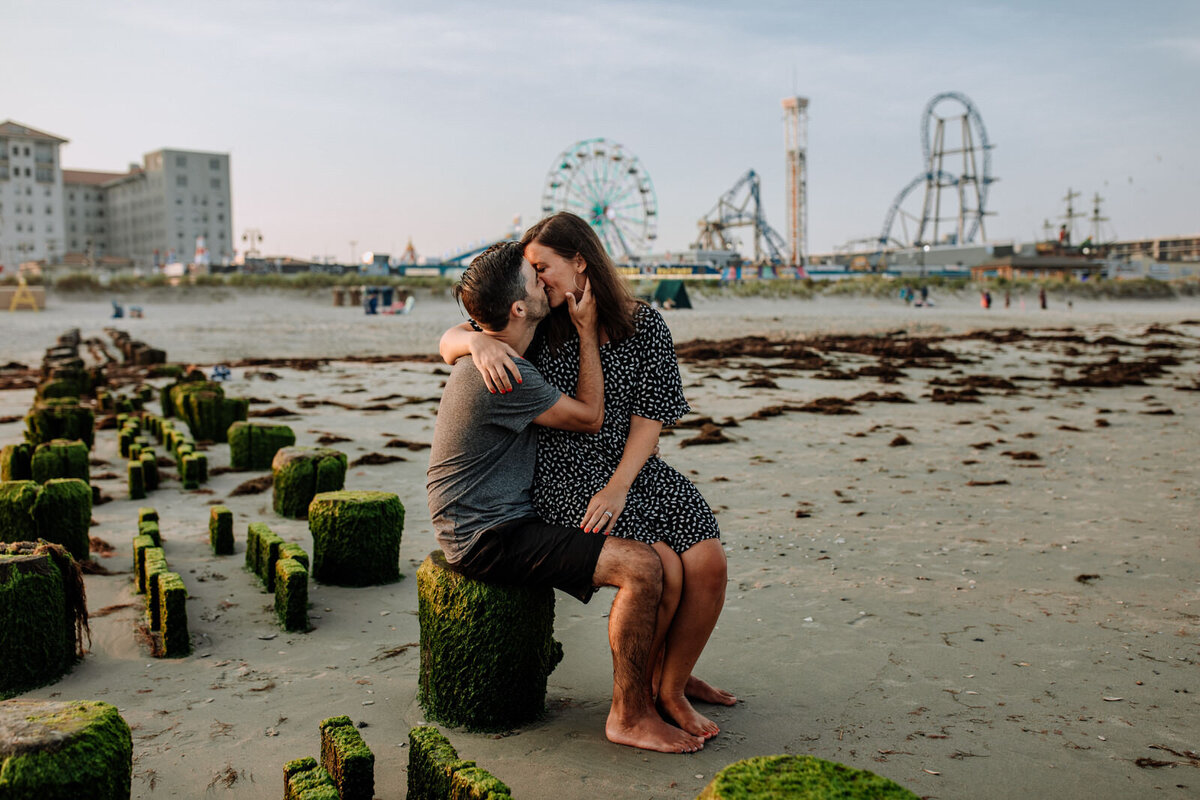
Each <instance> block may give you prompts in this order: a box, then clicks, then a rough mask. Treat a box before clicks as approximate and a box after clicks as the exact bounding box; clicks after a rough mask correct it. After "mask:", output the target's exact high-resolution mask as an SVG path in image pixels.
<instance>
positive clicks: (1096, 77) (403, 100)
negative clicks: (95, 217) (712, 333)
mask: <svg viewBox="0 0 1200 800" xmlns="http://www.w3.org/2000/svg"><path fill="white" fill-rule="evenodd" d="M0 18H3V20H4V22H5V24H4V26H3V28H4V36H3V39H4V44H3V49H2V50H0V65H2V67H0V71H2V73H3V80H2V81H0V120H3V119H12V120H15V121H17V122H20V123H23V124H26V125H29V126H32V127H34V128H38V129H41V130H45V131H48V132H51V133H54V134H57V135H60V136H63V137H65V138H67V139H70V140H71V141H70V144H68V145H65V146H64V148H63V164H64V166H65V167H67V168H80V169H100V170H124V169H125V168H126V167H127V166H128V165H129V164H130V163H131V162H140V161H141V158H142V155H143V154H144V153H147V152H150V151H152V150H157V149H159V148H162V147H174V148H183V149H195V150H207V151H219V152H228V153H230V154H231V158H232V168H233V205H234V236H235V238H240V237H241V235H242V233H243V232H244V231H245V230H246V229H248V228H257V229H259V230H261V231H262V235H263V237H264V243H263V244H264V250H266V251H267V252H269V253H272V254H276V253H278V254H289V255H295V256H299V257H302V258H307V257H309V256H320V255H331V256H334V257H336V258H337V259H339V260H348V259H349V258H350V256H351V244H350V242H351V241H355V242H357V244H356V245H354V251H355V253H356V254H361V253H362V252H363V251H365V250H375V251H384V252H392V253H393V254H398V253H399V252H400V251H401V250H402V249H403V248H404V245H405V243H406V242H407V241H408V239H409V238H410V237H411V239H412V241H413V243H414V246H415V247H416V248H417V250H418V252H419V253H420V254H421V255H423V256H435V257H436V256H439V255H441V254H442V253H445V252H447V251H451V250H454V249H456V248H458V247H460V246H463V245H467V244H470V243H472V242H475V241H478V240H480V239H481V238H484V237H492V236H495V235H497V234H499V233H501V232H503V231H505V230H506V229H507V228H509V227H510V226H511V225H512V222H513V218H514V216H517V215H519V216H520V217H521V219H522V222H523V224H525V225H529V224H531V223H533V222H534V221H536V219H537V218H538V217H539V216H540V214H541V212H540V207H541V195H542V190H543V185H544V183H545V181H546V176H547V172H548V171H549V170H550V168H551V166H552V165H553V163H554V162H555V159H556V156H557V155H558V154H559V153H560V152H561V151H563V150H565V149H567V148H569V147H570V146H571V145H572V144H573V143H575V142H577V141H580V140H584V139H590V138H593V137H604V138H606V139H609V140H611V141H615V142H619V143H621V144H622V145H624V147H625V148H626V150H627V151H629V152H631V153H633V154H634V155H636V156H637V157H638V159H639V160H640V161H641V164H642V166H643V167H644V168H645V169H646V171H647V172H648V173H649V175H650V177H651V179H652V180H653V184H654V187H655V189H656V191H657V197H658V207H659V224H658V239H659V243H660V246H661V247H662V248H663V249H682V248H684V247H686V245H687V244H688V243H689V242H690V241H692V240H693V239H694V238H695V235H696V222H697V220H698V219H700V218H701V217H702V216H704V215H705V214H706V213H708V212H709V211H710V209H711V208H712V207H713V205H714V204H715V203H716V201H717V198H718V197H719V196H720V195H721V194H722V193H723V192H725V191H726V190H727V189H729V188H730V187H731V186H732V185H733V184H734V183H735V182H736V181H737V179H738V178H739V177H741V176H742V175H743V174H744V173H745V172H746V171H747V170H748V169H751V168H753V169H755V170H756V171H757V172H758V173H759V174H760V176H761V179H762V189H763V201H764V204H765V211H766V216H767V219H768V220H769V222H770V223H771V224H772V225H773V226H774V227H775V228H776V229H778V230H779V231H780V232H783V230H784V229H785V227H786V209H785V205H784V188H783V182H784V138H783V137H784V131H783V122H782V111H781V108H780V100H781V99H782V98H783V97H785V96H788V95H792V94H799V95H803V96H805V97H807V98H809V102H810V105H809V131H808V133H809V139H808V159H809V167H810V173H809V181H808V198H809V220H808V231H809V245H810V248H809V249H810V251H812V252H822V251H829V250H831V249H833V248H835V247H838V246H840V245H842V244H844V243H845V242H847V241H848V240H852V239H860V238H866V237H877V236H878V235H879V233H880V229H881V227H882V224H883V220H884V217H885V215H886V213H887V211H888V208H889V207H890V206H891V204H892V202H893V200H894V199H895V198H896V196H897V194H898V193H899V192H900V190H901V189H903V188H904V186H905V185H906V184H907V183H908V182H909V181H910V180H912V179H913V178H914V177H915V176H917V175H918V174H919V173H920V172H922V170H923V164H922V155H921V134H920V132H921V118H922V114H923V111H924V109H925V106H926V104H927V103H928V102H929V100H930V99H931V98H933V97H934V96H935V95H938V94H940V93H942V92H950V91H954V92H961V93H963V94H964V95H966V96H967V97H969V98H970V99H971V101H972V102H973V104H974V105H975V107H976V109H977V110H978V111H979V114H980V116H981V117H982V120H983V123H984V126H985V127H986V131H987V136H988V138H989V140H990V141H991V143H992V144H994V145H995V149H994V150H993V151H992V153H991V156H992V159H991V163H992V174H993V176H994V177H996V178H998V179H999V180H998V182H997V183H995V184H994V185H992V187H991V190H990V194H989V202H988V207H989V209H990V210H991V211H992V212H994V216H993V217H990V218H989V219H988V220H987V223H986V232H987V234H988V238H989V239H993V240H1019V241H1030V240H1032V239H1034V238H1035V237H1037V236H1040V235H1041V233H1042V225H1043V221H1044V220H1046V219H1050V220H1051V221H1052V222H1055V223H1056V224H1057V222H1058V219H1057V218H1058V217H1060V216H1061V215H1062V214H1063V213H1064V211H1065V204H1064V202H1063V200H1062V198H1063V196H1064V195H1065V194H1066V192H1067V189H1068V188H1072V189H1075V190H1076V191H1080V192H1083V194H1084V197H1083V198H1081V199H1080V200H1078V201H1077V203H1078V205H1080V206H1083V207H1084V210H1085V211H1090V198H1091V195H1092V194H1093V193H1095V192H1099V193H1100V195H1102V196H1103V197H1104V198H1105V203H1104V207H1103V211H1104V214H1105V216H1108V217H1110V218H1111V223H1110V225H1111V230H1112V231H1113V232H1115V234H1116V236H1118V237H1119V238H1123V239H1126V238H1135V237H1136V238H1140V237H1150V236H1167V235H1180V234H1200V213H1198V212H1197V196H1198V195H1200V158H1198V157H1197V141H1200V3H1196V2H1194V1H1192V0H1181V1H1179V2H1156V1H1155V0H1144V1H1143V2H1137V3H1133V2H1110V1H1109V0H1090V1H1089V2H1051V1H1050V0H1037V1H1035V2H1015V1H1013V2H998V1H994V2H975V1H970V0H963V1H962V2H957V3H954V2H945V1H944V0H943V1H942V2H923V0H909V1H908V2H855V1H854V0H841V1H840V2H835V1H834V0H823V1H821V2H813V1H811V0H790V1H786V0H785V1H783V2H755V0H742V2H707V0H704V1H702V2H689V3H682V2H678V3H677V2H658V1H651V2H646V1H643V2H613V1H612V0H594V2H592V3H589V4H579V5H576V4H568V3H534V2H526V0H506V1H505V2H499V3H497V2H457V1H456V0H450V1H449V2H441V3H409V2H385V1H384V0H378V1H372V0H349V1H348V2H331V1H330V0H320V1H311V0H286V2H259V1H258V0H238V1H237V2H200V1H197V2H191V3H188V4H183V3H174V2H172V3H163V2H151V1H150V0H130V1H129V2H122V1H121V0H114V1H113V2H106V3H95V2H80V3H66V2H56V0H3V2H2V3H0ZM945 108H946V109H947V110H949V109H950V108H951V107H950V106H945ZM1079 238H1082V236H1081V235H1080V234H1079V233H1077V241H1078V239H1079Z"/></svg>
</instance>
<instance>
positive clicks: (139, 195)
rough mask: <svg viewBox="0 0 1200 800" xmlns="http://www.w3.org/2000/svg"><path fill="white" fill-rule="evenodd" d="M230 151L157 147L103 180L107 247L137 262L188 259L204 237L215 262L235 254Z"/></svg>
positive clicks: (189, 259)
mask: <svg viewBox="0 0 1200 800" xmlns="http://www.w3.org/2000/svg"><path fill="white" fill-rule="evenodd" d="M229 179H230V172H229V154H228V153H204V152H196V151H192V150H157V151H155V152H153V153H148V154H146V157H145V159H144V162H143V166H141V167H134V168H132V169H131V170H130V171H129V173H128V174H125V175H122V176H119V177H117V178H116V179H115V180H113V181H111V182H109V183H106V184H104V191H105V194H106V198H105V202H106V204H107V207H108V248H109V253H110V254H112V255H120V256H126V257H128V258H132V259H133V261H134V263H135V264H137V265H138V266H139V267H149V266H157V265H161V264H166V263H169V262H171V261H184V262H190V261H192V258H193V256H194V255H195V251H196V242H197V239H198V238H199V237H203V238H204V241H205V243H206V245H207V250H208V255H209V258H210V259H211V260H212V261H213V262H214V263H219V262H222V261H232V260H233V254H234V242H233V215H232V213H231V212H232V209H231V199H230V198H231V192H230V185H229Z"/></svg>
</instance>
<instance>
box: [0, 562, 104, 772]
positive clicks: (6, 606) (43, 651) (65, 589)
mask: <svg viewBox="0 0 1200 800" xmlns="http://www.w3.org/2000/svg"><path fill="white" fill-rule="evenodd" d="M0 631H3V635H2V636H0V699H2V698H5V697H10V696H12V695H13V694H16V693H19V692H23V691H26V690H28V689H32V688H34V687H37V686H42V685H45V684H47V683H52V682H53V681H56V680H58V678H60V677H61V676H62V675H63V674H64V673H65V672H66V671H67V670H68V669H70V667H71V666H72V665H73V664H74V663H75V661H76V660H77V659H78V658H82V656H83V638H84V636H85V635H86V634H87V602H86V600H85V599H84V590H83V576H82V574H81V573H80V571H79V565H78V564H76V563H75V561H74V559H72V558H71V556H70V554H68V553H67V552H66V550H64V549H63V548H62V547H60V546H58V545H53V544H48V543H45V542H42V543H34V542H14V543H10V544H7V545H0ZM3 738H4V737H3V736H2V735H0V747H2V746H3ZM0 786H2V783H0ZM0 796H4V795H3V793H2V792H0Z"/></svg>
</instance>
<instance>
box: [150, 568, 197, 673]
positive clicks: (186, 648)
mask: <svg viewBox="0 0 1200 800" xmlns="http://www.w3.org/2000/svg"><path fill="white" fill-rule="evenodd" d="M158 603H159V612H158V613H159V622H160V624H161V626H162V627H161V630H162V652H161V653H160V654H159V655H162V656H163V657H164V658H177V657H179V656H186V655H187V654H188V653H190V652H192V640H191V636H190V635H189V634H188V620H187V589H186V588H185V587H184V585H183V578H181V577H179V575H178V574H177V573H174V572H165V573H162V574H160V575H159V576H158Z"/></svg>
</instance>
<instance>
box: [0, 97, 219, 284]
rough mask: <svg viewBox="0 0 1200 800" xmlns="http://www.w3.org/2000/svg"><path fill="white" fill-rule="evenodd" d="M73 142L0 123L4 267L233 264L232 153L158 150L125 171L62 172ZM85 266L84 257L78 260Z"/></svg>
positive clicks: (0, 252)
mask: <svg viewBox="0 0 1200 800" xmlns="http://www.w3.org/2000/svg"><path fill="white" fill-rule="evenodd" d="M66 142H67V140H66V139H63V138H61V137H59V136H54V135H52V134H49V133H44V132H42V131H39V130H35V129H33V128H30V127H28V126H25V125H21V124H20V123H16V122H12V121H7V122H3V123H0V265H6V266H7V265H11V266H12V268H13V270H14V271H15V269H16V267H17V266H18V265H19V264H20V263H22V262H25V261H46V262H48V263H52V264H53V263H58V262H59V261H60V260H61V259H62V258H63V256H64V255H66V254H68V253H71V254H75V256H74V259H72V258H68V259H67V261H73V260H75V259H79V260H78V261H75V263H80V261H81V262H82V263H83V264H85V265H88V264H92V265H94V264H95V263H96V262H97V261H98V259H101V258H104V257H105V256H111V257H117V258H122V259H130V260H132V261H133V263H134V265H135V266H137V267H140V268H145V269H150V268H153V267H157V266H161V265H163V264H167V263H170V262H172V261H182V262H192V261H193V260H194V259H197V244H198V243H200V242H203V245H204V250H205V252H204V254H203V256H202V259H201V262H202V263H209V262H211V263H229V262H232V261H233V257H234V239H233V213H232V212H233V209H232V200H231V198H232V192H231V190H230V169H229V154H228V153H208V152H197V151H194V150H172V149H163V150H156V151H155V152H153V153H147V154H146V156H145V157H144V159H143V163H142V164H141V165H140V166H139V165H137V164H132V165H130V168H129V171H128V172H99V171H96V170H81V169H71V170H63V169H62V167H61V162H60V158H59V147H60V146H61V145H63V144H66ZM81 257H82V258H81Z"/></svg>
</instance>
